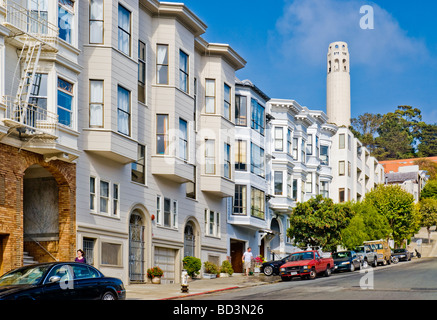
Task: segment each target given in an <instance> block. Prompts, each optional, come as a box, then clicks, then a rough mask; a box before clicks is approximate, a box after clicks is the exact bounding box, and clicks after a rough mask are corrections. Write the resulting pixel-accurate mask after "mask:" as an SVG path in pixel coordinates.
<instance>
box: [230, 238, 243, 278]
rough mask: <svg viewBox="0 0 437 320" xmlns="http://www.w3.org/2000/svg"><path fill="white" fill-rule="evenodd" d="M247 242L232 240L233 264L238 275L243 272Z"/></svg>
mask: <svg viewBox="0 0 437 320" xmlns="http://www.w3.org/2000/svg"><path fill="white" fill-rule="evenodd" d="M244 249H245V242H244V241H239V240H233V239H231V264H232V269H234V272H236V273H242V272H243V261H242V259H243V254H244Z"/></svg>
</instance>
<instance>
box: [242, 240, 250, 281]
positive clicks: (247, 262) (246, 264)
mask: <svg viewBox="0 0 437 320" xmlns="http://www.w3.org/2000/svg"><path fill="white" fill-rule="evenodd" d="M252 259H253V254H252V248H251V247H249V248H247V250H246V252H245V253H244V254H243V258H242V260H243V266H244V271H245V272H246V276H248V275H249V270H250V266H251V264H252Z"/></svg>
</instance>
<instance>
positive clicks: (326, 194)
mask: <svg viewBox="0 0 437 320" xmlns="http://www.w3.org/2000/svg"><path fill="white" fill-rule="evenodd" d="M321 184H322V186H321V189H320V194H321V195H322V196H323V197H324V198H329V182H328V181H321Z"/></svg>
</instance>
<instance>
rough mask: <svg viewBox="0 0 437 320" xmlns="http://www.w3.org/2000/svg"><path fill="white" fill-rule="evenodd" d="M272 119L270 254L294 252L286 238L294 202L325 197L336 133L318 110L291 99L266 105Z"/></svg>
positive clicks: (333, 126)
mask: <svg viewBox="0 0 437 320" xmlns="http://www.w3.org/2000/svg"><path fill="white" fill-rule="evenodd" d="M268 105H269V110H270V114H271V116H272V120H271V121H270V130H271V135H270V136H271V139H270V143H268V146H267V150H268V154H269V155H270V158H271V161H270V163H269V166H270V171H271V176H270V179H269V188H268V189H269V195H271V198H270V200H269V208H270V210H271V214H272V216H273V218H272V226H271V229H272V231H273V232H274V233H275V236H274V238H273V240H272V241H271V242H270V254H271V255H272V253H275V254H278V255H282V256H283V255H284V254H285V253H290V252H294V251H296V250H297V248H295V247H293V246H292V241H291V240H292V239H289V238H288V237H287V235H286V231H287V228H288V227H289V219H288V217H289V215H290V214H291V213H292V210H293V208H294V207H295V206H296V204H297V203H298V202H305V201H307V200H309V199H310V198H312V197H314V196H316V195H318V194H322V195H323V196H325V197H329V188H330V184H331V181H332V178H333V176H332V170H331V167H330V155H331V140H332V139H331V138H332V137H333V136H334V135H335V133H336V132H337V127H336V126H335V125H332V124H329V123H327V116H326V114H325V113H324V112H322V111H316V110H309V109H308V108H307V107H302V106H301V105H300V104H299V103H297V102H296V101H294V100H284V99H272V100H270V101H269V103H268Z"/></svg>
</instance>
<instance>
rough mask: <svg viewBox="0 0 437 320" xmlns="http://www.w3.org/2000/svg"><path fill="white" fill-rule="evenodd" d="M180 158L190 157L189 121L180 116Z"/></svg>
mask: <svg viewBox="0 0 437 320" xmlns="http://www.w3.org/2000/svg"><path fill="white" fill-rule="evenodd" d="M179 158H181V159H183V160H187V159H188V131H187V121H185V120H183V119H180V118H179Z"/></svg>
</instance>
